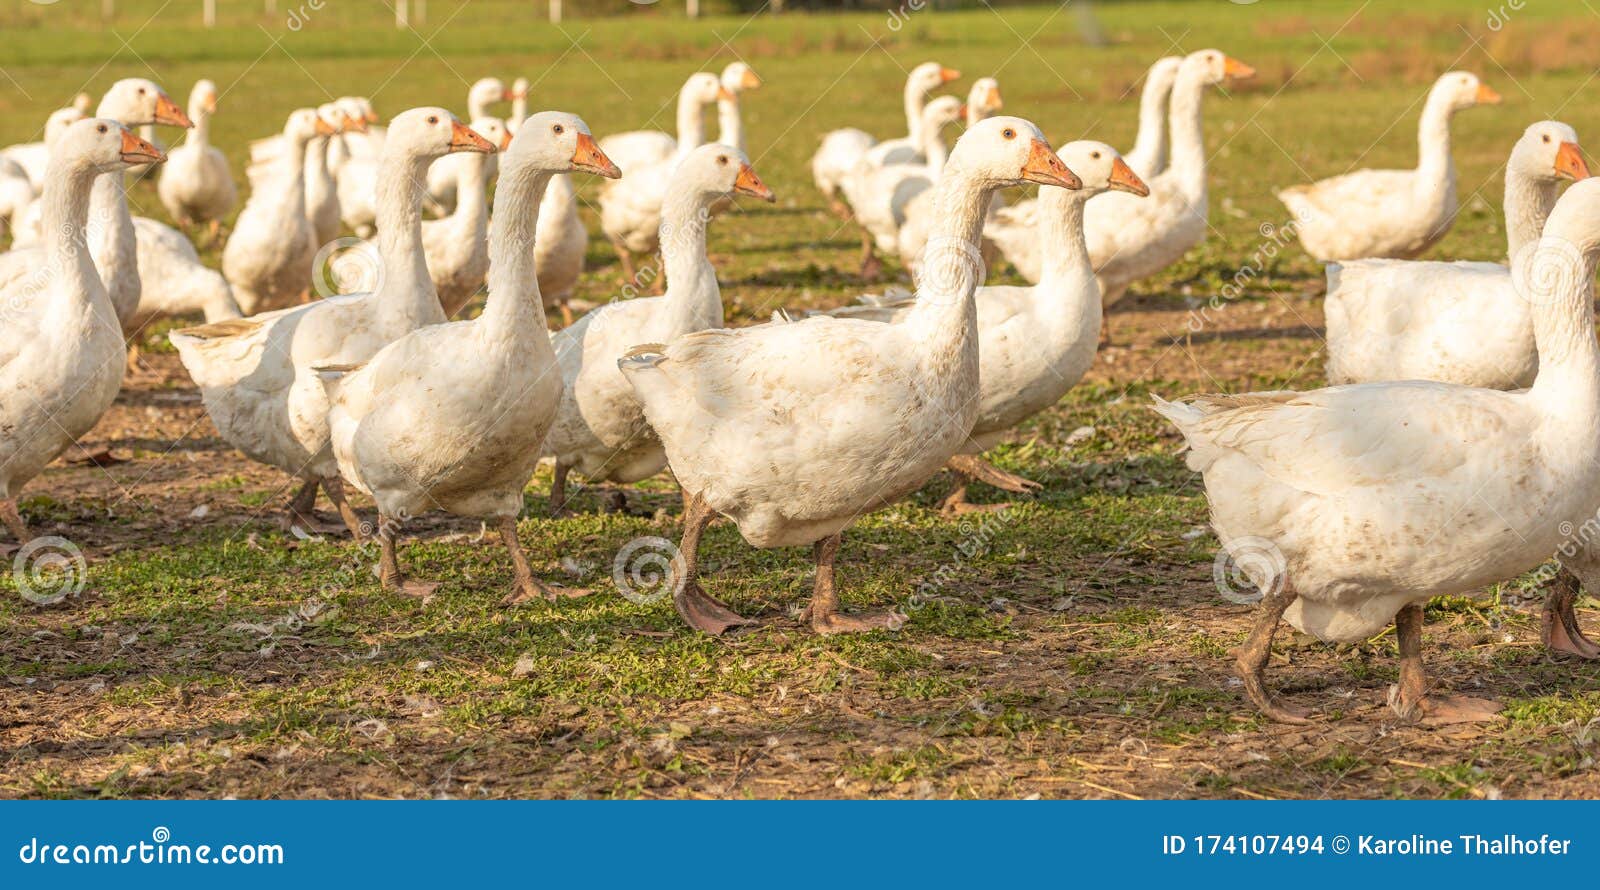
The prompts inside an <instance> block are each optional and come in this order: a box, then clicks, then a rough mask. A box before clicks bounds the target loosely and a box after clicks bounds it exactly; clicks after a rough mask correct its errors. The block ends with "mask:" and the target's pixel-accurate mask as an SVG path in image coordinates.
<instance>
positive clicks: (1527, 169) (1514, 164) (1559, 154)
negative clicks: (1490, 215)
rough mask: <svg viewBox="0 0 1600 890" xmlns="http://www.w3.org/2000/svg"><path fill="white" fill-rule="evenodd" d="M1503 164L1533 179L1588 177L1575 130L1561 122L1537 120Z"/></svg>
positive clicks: (1575, 178) (1587, 168) (1523, 134)
mask: <svg viewBox="0 0 1600 890" xmlns="http://www.w3.org/2000/svg"><path fill="white" fill-rule="evenodd" d="M1506 166H1507V167H1508V168H1510V169H1511V170H1514V171H1516V172H1517V173H1519V174H1520V175H1522V176H1526V177H1528V178H1529V179H1533V180H1536V181H1544V182H1553V181H1555V180H1557V179H1572V180H1578V179H1587V178H1589V165H1588V163H1586V162H1585V161H1584V159H1583V152H1582V150H1580V149H1579V148H1578V132H1577V131H1576V130H1574V129H1572V128H1571V127H1569V126H1567V125H1566V124H1563V123H1561V122H1560V121H1539V122H1538V123H1536V124H1533V125H1532V126H1530V127H1528V129H1526V130H1524V131H1523V132H1522V138H1521V139H1518V140H1517V145H1516V147H1515V148H1513V149H1511V160H1510V161H1508V162H1507V164H1506Z"/></svg>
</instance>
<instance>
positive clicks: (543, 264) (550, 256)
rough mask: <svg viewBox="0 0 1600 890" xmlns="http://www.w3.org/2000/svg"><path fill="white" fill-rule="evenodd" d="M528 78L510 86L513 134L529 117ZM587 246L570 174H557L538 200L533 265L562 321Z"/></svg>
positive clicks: (568, 317)
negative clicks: (559, 311) (537, 222)
mask: <svg viewBox="0 0 1600 890" xmlns="http://www.w3.org/2000/svg"><path fill="white" fill-rule="evenodd" d="M528 89H529V85H528V79H527V78H526V77H519V78H517V79H516V80H515V81H513V82H512V85H511V118H510V119H509V120H507V121H506V126H507V128H508V129H509V130H510V131H511V132H512V133H513V134H514V133H516V132H517V127H518V125H520V124H521V123H522V121H523V119H524V118H526V117H527V116H528ZM588 249H589V230H588V229H586V228H584V226H583V220H582V219H580V218H579V217H578V192H577V190H576V189H574V188H573V187H572V177H570V176H568V175H567V174H565V173H558V174H556V175H555V176H552V177H550V184H549V185H547V186H545V190H544V200H543V201H541V202H539V237H538V238H537V239H536V240H535V242H534V265H535V266H536V267H537V272H538V274H539V294H540V296H541V297H542V298H543V299H544V305H545V308H546V309H560V310H561V320H562V323H563V324H572V307H571V305H570V301H571V300H572V292H573V291H574V290H575V289H577V286H578V278H579V277H581V276H582V275H583V265H584V254H585V253H587V252H588Z"/></svg>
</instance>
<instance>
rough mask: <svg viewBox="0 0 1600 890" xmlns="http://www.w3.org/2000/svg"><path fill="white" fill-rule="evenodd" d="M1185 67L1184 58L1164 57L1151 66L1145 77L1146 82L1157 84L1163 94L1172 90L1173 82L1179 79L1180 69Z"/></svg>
mask: <svg viewBox="0 0 1600 890" xmlns="http://www.w3.org/2000/svg"><path fill="white" fill-rule="evenodd" d="M1182 67H1183V56H1164V57H1162V58H1159V59H1157V60H1156V62H1155V64H1154V65H1151V66H1150V72H1149V73H1148V74H1146V75H1145V82H1146V83H1151V84H1155V85H1156V86H1158V87H1160V88H1161V90H1162V92H1165V91H1167V90H1170V89H1172V82H1173V81H1175V80H1177V79H1178V69H1179V68H1182Z"/></svg>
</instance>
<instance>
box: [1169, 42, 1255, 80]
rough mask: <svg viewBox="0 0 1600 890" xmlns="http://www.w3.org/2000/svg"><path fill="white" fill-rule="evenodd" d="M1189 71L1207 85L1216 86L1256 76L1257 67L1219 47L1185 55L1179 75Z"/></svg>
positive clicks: (1189, 73)
mask: <svg viewBox="0 0 1600 890" xmlns="http://www.w3.org/2000/svg"><path fill="white" fill-rule="evenodd" d="M1185 73H1187V74H1188V75H1189V76H1190V77H1194V78H1196V79H1198V80H1199V81H1200V83H1203V84H1205V85H1206V86H1215V85H1217V84H1219V83H1226V82H1228V81H1231V80H1248V79H1250V78H1252V77H1255V76H1256V69H1254V68H1251V67H1250V66H1249V65H1246V64H1245V63H1243V62H1241V61H1239V60H1238V59H1235V58H1233V57H1232V56H1230V55H1228V54H1227V53H1224V52H1223V51H1222V50H1219V49H1203V50H1200V51H1199V52H1192V53H1190V54H1189V55H1187V56H1185V57H1184V59H1183V63H1182V64H1181V65H1179V66H1178V74H1179V76H1182V75H1184V74H1185Z"/></svg>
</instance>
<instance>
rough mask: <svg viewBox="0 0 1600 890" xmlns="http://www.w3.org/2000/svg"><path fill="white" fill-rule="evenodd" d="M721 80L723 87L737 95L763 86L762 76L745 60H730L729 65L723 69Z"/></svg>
mask: <svg viewBox="0 0 1600 890" xmlns="http://www.w3.org/2000/svg"><path fill="white" fill-rule="evenodd" d="M721 81H722V88H723V89H725V90H727V91H728V92H730V93H733V94H735V95H737V94H739V93H742V92H744V91H745V90H753V89H756V88H757V87H759V86H761V78H759V77H757V76H756V72H755V70H754V69H753V68H751V67H750V66H749V65H746V64H745V63H743V62H730V63H729V64H728V67H726V68H724V69H722V77H721Z"/></svg>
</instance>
